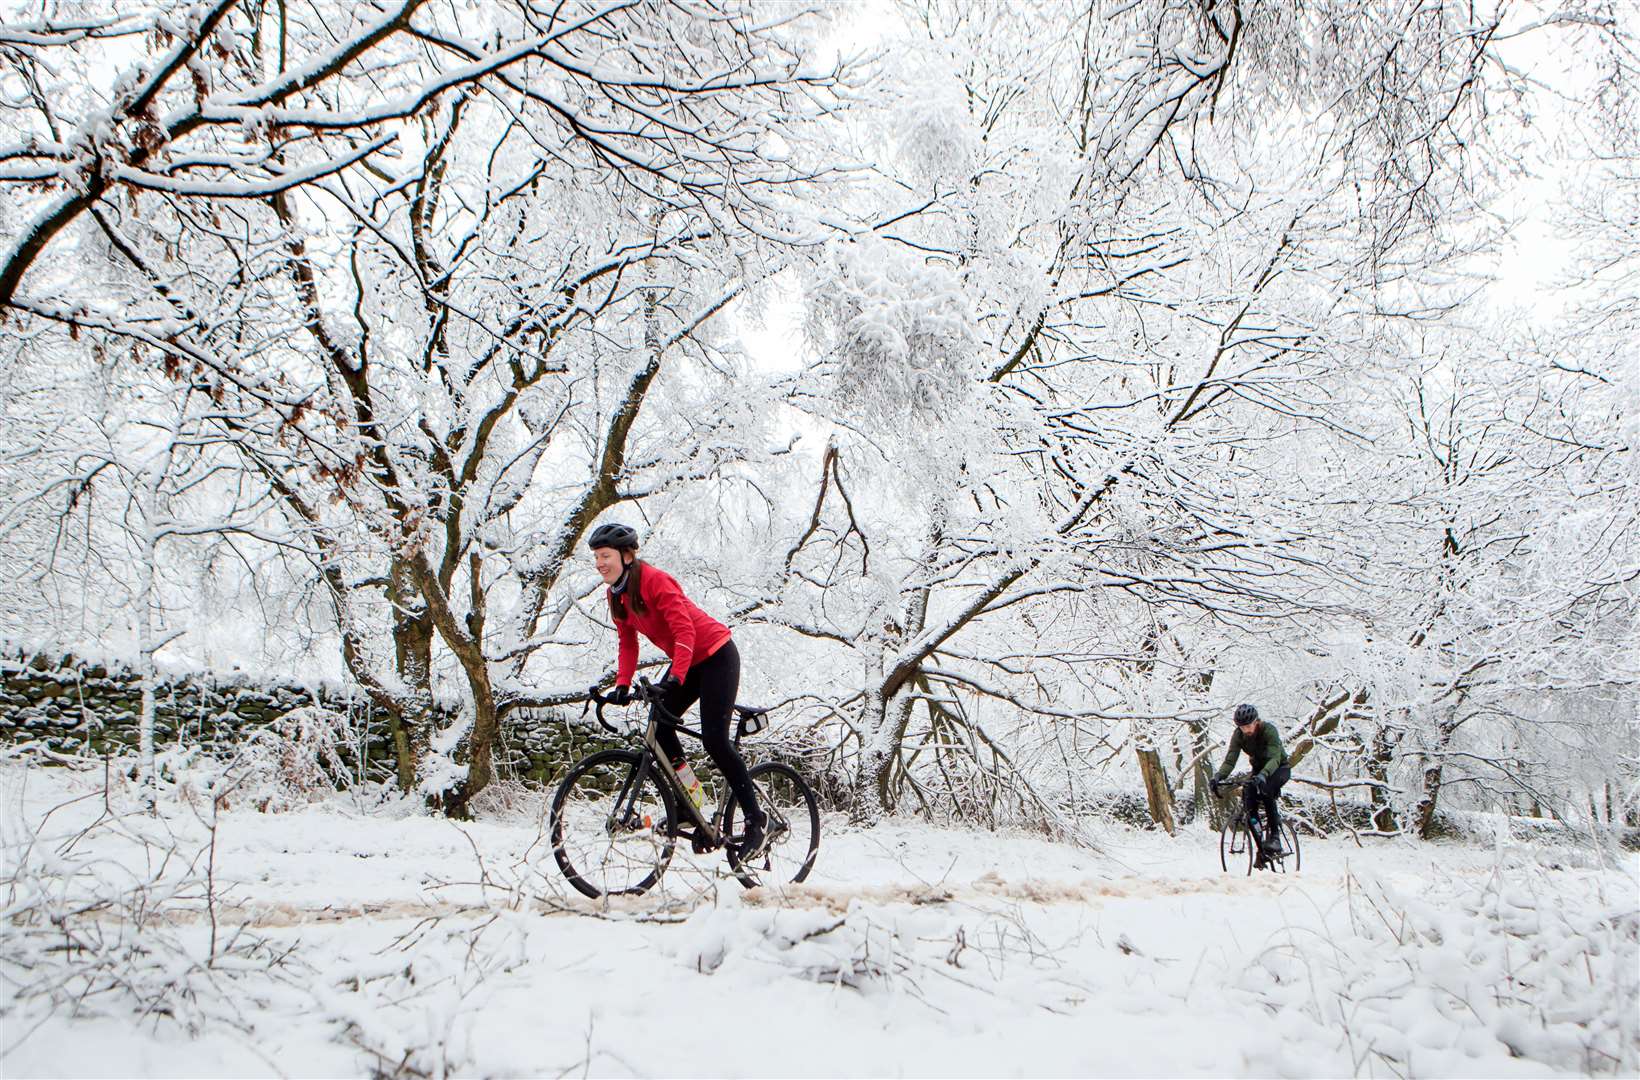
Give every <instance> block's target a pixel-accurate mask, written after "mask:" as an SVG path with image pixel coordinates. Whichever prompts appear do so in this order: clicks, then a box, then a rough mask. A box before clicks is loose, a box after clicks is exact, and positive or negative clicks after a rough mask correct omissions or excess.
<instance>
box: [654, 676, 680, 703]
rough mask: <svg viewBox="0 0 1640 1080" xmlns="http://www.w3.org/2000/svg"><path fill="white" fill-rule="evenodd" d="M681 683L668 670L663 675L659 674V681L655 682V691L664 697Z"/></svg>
mask: <svg viewBox="0 0 1640 1080" xmlns="http://www.w3.org/2000/svg"><path fill="white" fill-rule="evenodd" d="M682 685H683V684H682V683H680V682H678V677H677V676H676V675H674V674H672V673H671V672H670V671H668V672H667V673H666V674H665V675H662V676H661V679H660V682H658V683H656V684H655V693H657V694H659V695H660V696H661V697H663V698H664V697H667V696H669V695H670V694H671V693H672V691H674V690H676V689H677V688H678V687H680V686H682Z"/></svg>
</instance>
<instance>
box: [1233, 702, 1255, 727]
mask: <svg viewBox="0 0 1640 1080" xmlns="http://www.w3.org/2000/svg"><path fill="white" fill-rule="evenodd" d="M1257 719H1258V710H1257V709H1255V708H1253V707H1252V706H1251V705H1237V706H1236V726H1237V727H1241V726H1242V725H1243V724H1251V723H1252V722H1253V721H1254V720H1257Z"/></svg>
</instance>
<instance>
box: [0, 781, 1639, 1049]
mask: <svg viewBox="0 0 1640 1080" xmlns="http://www.w3.org/2000/svg"><path fill="white" fill-rule="evenodd" d="M8 770H9V771H6V772H4V773H3V774H0V782H3V784H4V787H3V789H0V794H3V797H4V801H3V803H0V807H3V812H4V819H3V820H4V822H5V830H6V831H5V836H4V838H3V839H4V842H5V845H6V846H5V864H4V871H5V876H6V877H7V878H8V879H12V880H14V881H17V882H19V883H20V885H19V886H18V887H14V888H13V890H12V896H11V899H10V901H9V903H10V908H11V910H12V912H13V913H14V914H16V913H18V912H20V911H21V910H22V907H23V901H22V900H20V899H19V897H22V898H25V899H26V898H27V897H28V896H30V895H33V896H35V897H37V898H38V897H45V896H48V895H49V894H52V890H53V889H56V890H57V893H58V898H59V900H61V899H62V898H63V897H65V896H67V894H69V893H72V892H73V891H74V889H75V888H85V887H86V886H85V884H84V883H85V882H89V881H92V880H95V881H98V882H102V883H103V888H104V889H105V890H106V889H107V888H108V887H109V886H110V885H117V886H119V887H121V888H124V889H125V890H126V891H125V893H124V895H126V896H128V897H129V896H134V895H139V894H140V895H143V896H145V897H147V898H148V902H149V910H151V911H157V912H158V914H157V915H155V914H146V915H139V916H138V917H142V918H145V919H147V920H149V921H148V922H146V923H145V925H144V931H143V932H142V933H140V934H131V933H130V932H129V928H130V925H131V918H132V917H133V916H132V910H133V908H132V906H131V905H129V904H127V906H126V907H125V908H120V907H118V906H116V907H115V908H111V909H108V910H106V911H104V912H102V913H99V914H97V915H95V916H89V917H81V922H80V923H79V925H92V924H94V925H96V926H99V927H101V928H103V930H104V932H105V935H106V936H105V937H103V938H101V939H100V940H101V941H102V944H101V945H100V946H99V948H103V949H105V950H106V949H113V948H116V947H124V946H123V945H122V944H121V943H122V942H123V943H124V944H130V943H131V942H132V941H133V940H134V941H135V942H137V943H138V944H142V945H144V949H143V950H142V951H141V952H133V953H131V954H130V957H128V962H127V965H126V969H125V970H126V971H127V976H126V977H125V982H126V983H127V986H126V987H125V989H123V990H121V989H110V988H106V987H104V988H102V989H99V990H98V991H97V992H95V993H93V994H91V995H90V996H88V997H85V998H84V1000H83V1001H82V1003H81V1005H80V1007H79V1009H78V1015H76V1014H75V1010H73V1009H71V1008H70V1006H69V1005H68V1003H67V999H66V997H65V993H64V992H58V993H57V994H56V996H55V1002H54V1001H53V998H52V997H51V996H50V995H47V994H45V993H43V992H42V991H41V988H42V986H43V985H44V984H45V983H46V981H47V979H46V973H47V972H48V970H49V969H50V965H52V964H59V965H60V964H61V962H62V961H61V957H60V954H59V955H57V956H56V957H55V958H53V957H51V956H47V955H45V954H35V955H34V956H33V960H34V963H35V968H34V970H33V971H25V970H23V969H22V967H21V964H22V963H23V962H25V961H27V960H28V959H29V956H28V954H27V949H28V948H29V947H30V945H31V943H32V942H34V941H35V938H34V937H31V936H30V935H26V934H21V933H12V932H11V928H10V927H8V939H7V945H6V946H5V952H4V954H0V955H3V958H4V960H5V961H6V963H5V966H4V968H0V971H3V974H4V976H5V982H4V984H3V992H4V997H3V998H0V1008H3V1010H4V1012H3V1013H0V1020H3V1022H4V1035H3V1043H0V1049H3V1051H4V1058H3V1059H0V1069H3V1072H4V1074H5V1075H7V1076H35V1075H52V1076H82V1075H110V1076H112V1075H121V1076H125V1075H268V1074H283V1075H293V1076H294V1075H355V1074H369V1073H371V1072H376V1071H379V1072H381V1073H383V1074H386V1075H395V1074H398V1075H407V1076H408V1075H443V1074H448V1075H464V1076H465V1075H482V1076H541V1075H553V1076H555V1075H565V1074H567V1075H583V1074H590V1075H688V1076H715V1075H791V1076H834V1075H872V1076H879V1075H960V1076H979V1075H984V1076H994V1075H1025V1076H1037V1075H1156V1076H1163V1075H1166V1076H1176V1075H1260V1076H1263V1075H1283V1076H1310V1075H1351V1074H1361V1075H1385V1076H1387V1075H1392V1074H1401V1075H1407V1074H1412V1075H1442V1076H1447V1075H1473V1076H1538V1075H1556V1074H1561V1073H1571V1074H1582V1073H1587V1072H1595V1073H1611V1072H1617V1073H1620V1074H1630V1073H1632V1072H1633V1071H1634V1070H1635V1068H1636V1065H1637V1063H1640V1037H1637V1035H1636V1030H1635V1024H1636V1019H1635V1007H1636V979H1637V974H1636V969H1637V951H1636V944H1635V941H1636V925H1637V920H1640V915H1637V914H1636V908H1637V906H1640V903H1637V888H1636V869H1637V867H1636V863H1635V860H1634V859H1633V858H1632V857H1631V858H1629V859H1628V860H1627V861H1626V862H1625V863H1624V864H1622V865H1620V866H1617V867H1609V866H1608V867H1605V868H1600V867H1598V866H1597V865H1596V863H1595V861H1594V860H1593V859H1592V857H1590V856H1588V855H1580V856H1575V857H1574V856H1570V855H1562V856H1561V857H1559V858H1556V859H1551V858H1549V857H1548V856H1547V855H1546V854H1545V853H1544V852H1542V851H1541V850H1534V849H1520V848H1502V849H1499V850H1483V849H1477V848H1473V847H1460V846H1454V845H1433V846H1432V845H1418V844H1411V843H1405V844H1403V843H1391V844H1377V845H1370V846H1368V847H1365V848H1361V847H1357V846H1356V845H1355V844H1354V843H1353V842H1352V841H1350V840H1349V839H1348V838H1347V837H1345V838H1341V839H1331V840H1311V841H1310V842H1309V843H1308V845H1307V846H1306V848H1305V858H1304V866H1303V870H1302V872H1301V873H1300V874H1298V875H1296V876H1288V877H1285V878H1280V877H1273V876H1269V875H1261V876H1257V877H1253V878H1248V877H1245V876H1230V875H1225V874H1223V873H1221V872H1220V870H1219V866H1218V856H1217V850H1216V837H1212V836H1209V835H1208V834H1207V833H1206V832H1205V830H1194V829H1192V830H1187V831H1186V833H1185V834H1184V835H1182V836H1181V837H1179V838H1177V839H1173V840H1169V839H1167V838H1166V837H1160V836H1156V835H1152V834H1148V833H1142V832H1136V831H1129V830H1123V829H1113V830H1110V831H1109V832H1107V833H1106V834H1105V835H1104V836H1103V837H1102V839H1101V849H1102V850H1101V851H1099V852H1094V851H1089V850H1086V849H1079V848H1073V847H1069V846H1066V845H1061V844H1057V843H1052V842H1048V841H1046V840H1043V839H1041V838H1039V837H1035V836H1025V835H1016V834H994V833H986V832H976V831H968V830H949V829H937V828H932V827H928V826H924V825H920V824H915V823H890V824H886V825H882V826H879V827H877V828H875V829H871V830H850V829H849V828H848V827H847V826H846V825H845V824H844V823H843V822H841V821H839V820H828V821H827V822H826V833H825V842H824V845H823V847H822V850H821V857H820V860H819V863H818V864H817V867H816V870H815V873H814V875H813V878H812V879H811V882H810V883H809V884H808V885H806V886H804V887H800V888H796V889H792V890H788V891H786V892H780V891H777V890H757V891H754V892H749V893H748V892H745V891H744V890H742V889H741V888H740V886H739V885H738V884H737V883H736V882H735V881H734V880H733V879H732V878H729V877H726V876H724V875H723V874H722V866H721V862H720V861H718V860H714V859H702V860H696V859H694V858H692V857H691V856H689V855H687V854H686V853H681V852H680V854H679V855H678V856H677V857H676V859H675V860H674V863H673V868H672V871H671V872H669V874H668V876H667V878H666V879H665V883H664V887H663V889H662V890H660V891H659V893H657V894H655V895H651V896H646V897H643V898H641V899H638V900H633V901H623V902H620V903H615V904H610V905H607V906H599V905H596V904H593V903H590V902H587V901H585V900H583V899H581V898H580V897H578V896H575V895H574V894H572V893H569V892H568V890H567V889H566V888H565V887H564V886H563V883H562V880H561V879H560V878H559V877H558V875H557V872H556V869H555V867H554V866H553V865H552V862H551V858H550V855H548V854H547V853H546V851H545V849H544V845H543V844H541V843H540V842H539V832H540V828H539V817H538V812H539V807H538V806H530V807H525V808H522V809H519V810H517V811H515V812H514V813H512V814H510V815H507V816H505V817H503V818H501V819H498V820H491V821H483V822H478V823H472V824H465V825H456V824H452V823H450V822H446V821H442V820H437V819H429V818H425V817H421V816H418V815H414V814H409V813H404V812H398V813H395V812H393V811H392V810H391V809H388V810H383V809H380V808H378V809H375V810H373V811H370V812H365V811H363V810H360V809H357V808H349V807H348V806H347V805H346V804H345V803H344V802H342V801H340V800H338V801H337V802H335V803H332V804H329V805H326V806H323V807H315V808H310V809H307V810H303V811H300V812H294V813H286V814H258V813H254V812H251V811H240V810H234V811H231V812H229V813H227V814H225V815H223V816H222V818H221V819H220V822H219V826H218V830H217V838H216V847H215V853H214V854H215V858H214V865H213V864H212V863H211V862H210V860H209V859H208V858H203V857H201V858H198V859H195V856H201V855H209V849H208V841H209V832H208V829H207V828H206V826H205V824H204V823H203V822H202V821H201V820H199V818H198V817H196V816H195V815H193V814H192V813H190V812H188V810H187V808H186V807H185V806H182V805H180V804H173V805H172V807H171V810H170V812H168V813H167V814H166V815H164V816H162V817H161V818H160V819H158V820H156V819H152V818H140V817H139V818H129V817H127V818H121V819H120V820H119V821H117V822H115V823H113V824H112V825H110V824H109V823H105V824H104V825H102V826H100V827H99V828H98V829H96V830H94V831H93V832H91V833H89V834H86V835H85V837H84V838H83V839H80V840H79V841H77V842H75V843H73V846H72V847H68V846H67V845H68V844H69V843H70V841H72V840H73V838H74V837H75V836H77V835H78V834H79V833H80V832H81V831H82V830H83V829H84V828H85V826H86V825H87V824H88V823H90V822H91V821H92V820H93V819H95V818H97V817H98V816H99V814H100V813H101V812H102V810H103V801H102V797H101V794H100V778H98V777H89V776H82V777H77V778H71V777H70V776H69V774H66V773H61V772H58V771H53V772H52V773H51V775H48V776H44V777H43V778H42V774H41V773H40V772H34V773H31V774H27V775H26V776H25V774H23V773H21V772H20V771H18V770H16V769H15V768H11V767H8ZM25 780H26V783H25ZM70 787H72V788H76V789H77V790H75V791H71V790H67V789H68V788H70ZM74 794H84V795H88V796H89V797H88V798H85V799H82V800H81V801H80V802H78V803H75V804H72V805H70V806H67V807H64V808H62V809H60V810H58V811H57V812H56V813H54V814H52V815H51V817H50V818H49V820H47V821H46V824H45V826H44V828H43V830H42V832H41V840H40V841H38V842H36V843H34V844H33V846H32V847H27V846H26V844H27V837H28V835H29V834H30V832H31V831H32V830H30V829H26V828H24V826H25V824H27V823H29V822H31V821H32V822H38V821H39V819H40V818H41V817H42V815H43V814H44V812H45V811H46V810H47V809H49V808H50V807H51V806H52V805H56V804H58V803H61V802H62V801H63V800H64V799H65V798H66V797H69V796H72V795H74ZM25 851H27V855H26V857H25V855H24V852H25ZM65 851H66V853H63V854H60V852H65ZM166 851H170V852H173V854H172V857H171V859H170V860H169V861H168V862H167V861H166V860H165V859H163V858H161V857H160V856H161V854H162V853H163V852H166ZM19 865H21V866H22V867H23V872H22V874H21V875H19V873H18V867H19ZM190 865H191V867H192V869H191V870H190ZM207 868H209V869H210V876H211V888H210V899H211V903H210V904H209V905H208V904H207V903H206V902H205V894H204V892H203V891H202V889H201V888H200V887H199V883H200V882H201V881H203V876H202V875H203V874H204V871H205V870H206V869H207ZM74 882H79V883H80V884H79V885H75V884H72V883H74ZM65 883H68V884H65ZM31 890H32V892H31ZM172 893H174V895H172ZM41 902H43V901H41ZM213 911H214V917H215V924H216V940H217V950H218V955H219V959H217V960H216V961H215V962H213V963H212V964H211V965H209V966H206V965H204V964H202V963H199V961H201V960H202V959H203V958H204V957H205V956H207V955H208V954H209V952H210V944H209V943H210V926H211V921H212V920H211V915H212V912H213ZM86 918H90V919H92V920H93V923H91V924H88V923H86V922H85V921H84V920H85V919H86ZM236 933H237V935H238V936H236ZM77 985H84V984H77ZM73 988H74V987H73V986H70V987H69V989H73ZM155 1001H160V1002H163V1003H164V1004H163V1005H162V1006H161V1008H163V1009H164V1010H165V1011H166V1012H168V1013H169V1014H170V1015H168V1016H167V1015H161V1014H160V1012H159V1011H158V1010H156V1009H154V1008H153V1007H152V1006H153V1004H154V1002H155ZM145 1006H146V1007H147V1010H148V1011H147V1013H146V1015H139V1014H141V1013H142V1012H143V1010H144V1007H145Z"/></svg>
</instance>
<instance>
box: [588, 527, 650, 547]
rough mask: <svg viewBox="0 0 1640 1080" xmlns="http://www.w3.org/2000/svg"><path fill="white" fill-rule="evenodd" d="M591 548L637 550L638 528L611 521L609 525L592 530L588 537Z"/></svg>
mask: <svg viewBox="0 0 1640 1080" xmlns="http://www.w3.org/2000/svg"><path fill="white" fill-rule="evenodd" d="M587 547H589V548H614V549H615V550H616V551H636V550H637V549H638V530H636V529H634V528H632V527H631V526H630V525H622V524H621V523H620V522H618V521H611V522H610V523H609V524H607V525H600V526H598V527H597V528H596V529H593V530H592V535H591V536H589V537H587Z"/></svg>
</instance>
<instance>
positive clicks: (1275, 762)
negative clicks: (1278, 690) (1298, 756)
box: [1217, 720, 1287, 780]
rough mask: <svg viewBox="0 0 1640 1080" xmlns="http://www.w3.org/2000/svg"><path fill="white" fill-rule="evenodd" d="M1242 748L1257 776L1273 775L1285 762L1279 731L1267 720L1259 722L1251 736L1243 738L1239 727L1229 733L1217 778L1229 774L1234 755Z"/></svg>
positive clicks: (1285, 751) (1234, 761) (1221, 778)
mask: <svg viewBox="0 0 1640 1080" xmlns="http://www.w3.org/2000/svg"><path fill="white" fill-rule="evenodd" d="M1243 750H1245V751H1247V760H1248V761H1251V762H1252V763H1253V772H1254V774H1255V775H1257V776H1273V775H1274V774H1275V771H1276V770H1277V769H1279V768H1281V767H1282V766H1283V765H1285V764H1287V750H1286V748H1285V747H1283V746H1282V745H1281V733H1280V732H1278V731H1277V730H1276V726H1275V725H1274V724H1272V723H1270V721H1268V720H1263V721H1260V722H1259V725H1258V730H1257V731H1256V732H1254V733H1253V734H1252V735H1251V736H1249V737H1247V738H1243V737H1242V734H1241V728H1236V729H1235V731H1234V732H1232V733H1231V735H1230V752H1229V753H1228V754H1226V755H1224V764H1223V765H1220V766H1219V771H1218V774H1217V775H1218V778H1219V779H1220V780H1223V779H1224V778H1225V777H1226V776H1229V775H1230V770H1231V769H1232V768H1234V767H1235V764H1236V756H1237V755H1238V754H1240V753H1241V752H1242V751H1243Z"/></svg>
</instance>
